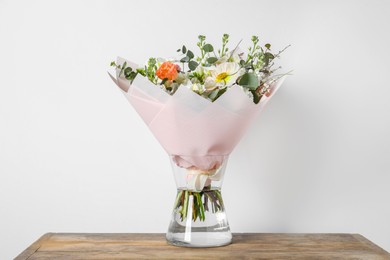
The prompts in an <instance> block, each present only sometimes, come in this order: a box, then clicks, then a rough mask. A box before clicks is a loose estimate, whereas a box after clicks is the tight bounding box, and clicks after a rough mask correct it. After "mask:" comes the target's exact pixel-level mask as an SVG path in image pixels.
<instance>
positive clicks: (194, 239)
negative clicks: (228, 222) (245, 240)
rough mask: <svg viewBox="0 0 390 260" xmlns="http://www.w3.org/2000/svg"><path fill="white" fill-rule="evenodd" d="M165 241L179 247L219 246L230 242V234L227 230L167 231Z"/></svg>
mask: <svg viewBox="0 0 390 260" xmlns="http://www.w3.org/2000/svg"><path fill="white" fill-rule="evenodd" d="M166 239H167V242H168V243H169V244H171V245H174V246H180V247H220V246H226V245H229V244H231V243H232V234H231V233H230V231H227V232H192V233H188V234H186V233H175V234H172V233H167V235H166Z"/></svg>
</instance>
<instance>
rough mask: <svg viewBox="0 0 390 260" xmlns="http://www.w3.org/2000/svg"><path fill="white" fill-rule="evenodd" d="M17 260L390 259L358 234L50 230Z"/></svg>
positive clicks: (388, 255)
mask: <svg viewBox="0 0 390 260" xmlns="http://www.w3.org/2000/svg"><path fill="white" fill-rule="evenodd" d="M15 259H16V260H26V259H28V260H38V259H39V260H44V259H45V260H46V259H55V260H63V259H72V260H78V259H83V260H88V259H368V260H371V259H372V260H374V259H375V260H376V259H390V254H389V253H387V252H386V251H384V250H383V249H381V248H380V247H378V246H377V245H375V244H374V243H372V242H370V241H369V240H368V239H366V238H364V237H363V236H361V235H358V234H263V233H245V234H234V235H233V243H232V244H231V245H228V246H224V247H215V248H182V247H175V246H171V245H169V244H167V242H166V241H165V234H145V233H143V234H140V233H137V234H88V233H87V234H73V233H48V234H45V235H43V236H42V237H41V238H40V239H39V240H37V241H36V242H35V243H33V244H32V245H31V246H30V247H29V248H27V249H26V250H25V251H23V252H22V253H21V254H20V255H19V256H17V257H16V258H15Z"/></svg>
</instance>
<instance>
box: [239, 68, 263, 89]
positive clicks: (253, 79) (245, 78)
mask: <svg viewBox="0 0 390 260" xmlns="http://www.w3.org/2000/svg"><path fill="white" fill-rule="evenodd" d="M238 85H240V86H243V87H245V88H249V89H251V90H255V89H256V88H257V87H258V86H259V79H258V78H257V76H256V74H254V73H252V72H249V73H245V74H244V75H242V77H241V78H240V80H239V81H238Z"/></svg>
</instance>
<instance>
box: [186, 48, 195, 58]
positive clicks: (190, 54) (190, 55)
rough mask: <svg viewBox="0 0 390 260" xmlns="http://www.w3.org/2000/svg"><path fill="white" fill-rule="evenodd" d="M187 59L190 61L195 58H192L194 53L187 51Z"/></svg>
mask: <svg viewBox="0 0 390 260" xmlns="http://www.w3.org/2000/svg"><path fill="white" fill-rule="evenodd" d="M187 57H188V58H190V59H192V58H193V57H195V56H194V53H193V52H192V51H190V50H188V51H187Z"/></svg>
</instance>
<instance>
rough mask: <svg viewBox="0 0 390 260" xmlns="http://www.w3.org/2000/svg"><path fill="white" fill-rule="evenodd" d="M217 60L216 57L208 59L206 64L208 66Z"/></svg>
mask: <svg viewBox="0 0 390 260" xmlns="http://www.w3.org/2000/svg"><path fill="white" fill-rule="evenodd" d="M217 60H218V58H216V57H210V58H208V59H207V62H208V63H210V64H214V63H216V62H217Z"/></svg>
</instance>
